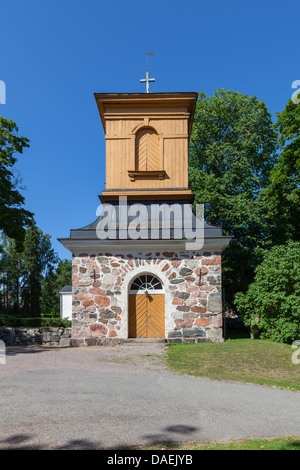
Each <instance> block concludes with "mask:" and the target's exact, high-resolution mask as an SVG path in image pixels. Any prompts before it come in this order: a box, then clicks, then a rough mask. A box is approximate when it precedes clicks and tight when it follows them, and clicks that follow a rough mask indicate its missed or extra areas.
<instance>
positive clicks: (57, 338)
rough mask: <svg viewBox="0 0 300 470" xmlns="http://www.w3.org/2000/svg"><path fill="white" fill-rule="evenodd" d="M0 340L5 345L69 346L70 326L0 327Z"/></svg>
mask: <svg viewBox="0 0 300 470" xmlns="http://www.w3.org/2000/svg"><path fill="white" fill-rule="evenodd" d="M0 340H1V341H4V343H5V345H6V346H28V345H33V344H43V345H46V346H59V347H65V346H70V340H71V328H9V327H7V328H0Z"/></svg>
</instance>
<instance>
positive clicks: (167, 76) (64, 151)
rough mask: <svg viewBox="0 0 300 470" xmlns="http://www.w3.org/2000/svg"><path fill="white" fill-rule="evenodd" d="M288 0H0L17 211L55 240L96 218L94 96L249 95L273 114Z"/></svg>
mask: <svg viewBox="0 0 300 470" xmlns="http://www.w3.org/2000/svg"><path fill="white" fill-rule="evenodd" d="M299 10H300V3H299V1H296V0H293V1H291V0H286V1H278V0H277V1H276V0H273V1H269V0H260V1H257V0H252V1H247V0H245V1H243V2H241V1H240V0H239V1H236V0H234V1H233V0H228V1H227V2H224V1H220V0H215V1H201V0H200V1H199V0H198V1H196V0H186V1H185V2H182V1H180V2H179V1H178V0H173V1H170V0H160V1H157V0H149V1H148V2H142V1H131V0H127V1H125V0H123V1H122V0H106V1H103V0H85V1H79V0H60V1H58V0H51V1H50V0H42V1H41V0H9V1H8V2H4V1H2V2H1V4H0V34H1V52H0V80H2V81H4V82H5V84H6V104H0V115H2V116H4V117H5V118H7V119H11V120H13V121H14V122H16V123H17V125H18V127H19V134H20V135H22V136H26V137H28V138H29V139H30V141H31V144H30V148H29V149H26V150H25V151H24V154H23V156H20V158H19V159H18V162H17V165H16V167H17V168H18V169H19V170H20V172H21V175H22V177H23V184H24V185H25V186H26V190H25V191H24V195H25V198H26V208H27V209H28V210H30V211H32V212H34V214H35V219H36V222H37V225H38V226H39V227H40V228H41V229H42V230H43V232H44V233H49V234H50V235H51V237H52V244H53V247H54V249H55V251H57V253H58V254H59V256H60V257H61V258H67V259H71V254H70V253H69V252H68V251H67V250H66V249H65V248H64V247H63V246H62V245H61V244H60V243H59V242H58V241H57V240H56V239H57V238H59V237H68V236H69V230H70V229H71V228H79V227H83V226H85V225H87V224H89V223H90V222H92V221H94V220H95V218H96V209H97V207H98V205H99V199H98V195H99V194H101V192H102V191H103V190H104V183H105V140H104V132H103V129H102V125H101V121H100V117H99V114H98V110H97V106H96V102H95V99H94V93H95V92H97V93H105V92H112V93H118V92H119V93H126V92H129V93H133V92H144V91H145V86H144V85H143V84H140V82H139V80H140V78H144V76H145V71H146V52H147V51H151V52H153V53H154V55H153V57H149V72H150V76H151V77H155V79H156V81H155V83H153V84H151V85H150V91H152V92H174V91H175V92H177V91H183V92H184V91H187V92H192V91H195V92H199V91H204V92H205V93H206V94H207V95H212V94H213V92H214V90H215V89H217V88H224V89H228V90H229V89H230V90H235V91H238V92H241V93H245V94H248V95H255V96H257V97H258V98H259V99H262V100H264V101H265V103H266V105H267V106H268V108H269V111H270V112H271V114H272V115H275V113H276V112H278V111H281V110H282V109H284V107H285V104H286V102H287V101H288V100H289V99H290V98H291V95H292V93H293V91H294V90H293V89H292V88H291V86H292V82H293V81H295V80H300V67H299V57H298V53H299V17H300V15H299V13H300V11H299Z"/></svg>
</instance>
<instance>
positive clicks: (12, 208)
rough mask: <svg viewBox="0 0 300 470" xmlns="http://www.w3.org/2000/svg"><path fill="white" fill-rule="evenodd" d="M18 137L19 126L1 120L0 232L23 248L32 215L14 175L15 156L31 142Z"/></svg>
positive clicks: (3, 119)
mask: <svg viewBox="0 0 300 470" xmlns="http://www.w3.org/2000/svg"><path fill="white" fill-rule="evenodd" d="M17 134H18V127H17V125H16V124H15V123H14V122H12V121H9V120H7V119H5V118H3V117H1V116H0V230H1V231H2V232H3V233H5V234H6V235H7V236H8V237H10V238H13V239H15V240H16V242H17V243H18V248H20V244H21V243H22V242H23V240H24V236H25V226H26V224H28V223H29V220H30V219H31V217H32V213H31V212H29V211H27V210H25V209H24V207H23V205H24V197H23V196H22V195H21V193H20V191H19V177H18V176H17V175H16V171H15V163H16V161H17V156H16V155H17V154H22V153H23V149H24V148H26V147H29V140H28V139H27V138H26V137H18V136H17Z"/></svg>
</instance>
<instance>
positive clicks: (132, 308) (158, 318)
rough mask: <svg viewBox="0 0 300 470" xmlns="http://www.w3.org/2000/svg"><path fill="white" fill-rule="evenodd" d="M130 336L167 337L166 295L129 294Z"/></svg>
mask: <svg viewBox="0 0 300 470" xmlns="http://www.w3.org/2000/svg"><path fill="white" fill-rule="evenodd" d="M128 307H129V308H128V337H129V338H164V337H165V295H164V294H153V293H149V294H129V302H128Z"/></svg>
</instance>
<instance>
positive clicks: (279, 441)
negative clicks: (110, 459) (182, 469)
mask: <svg viewBox="0 0 300 470" xmlns="http://www.w3.org/2000/svg"><path fill="white" fill-rule="evenodd" d="M147 449H150V450H300V439H298V438H295V437H284V438H273V439H242V440H238V441H230V442H228V443H226V444H224V443H219V442H190V443H188V444H165V445H164V444H161V445H159V446H155V447H148V448H147Z"/></svg>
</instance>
